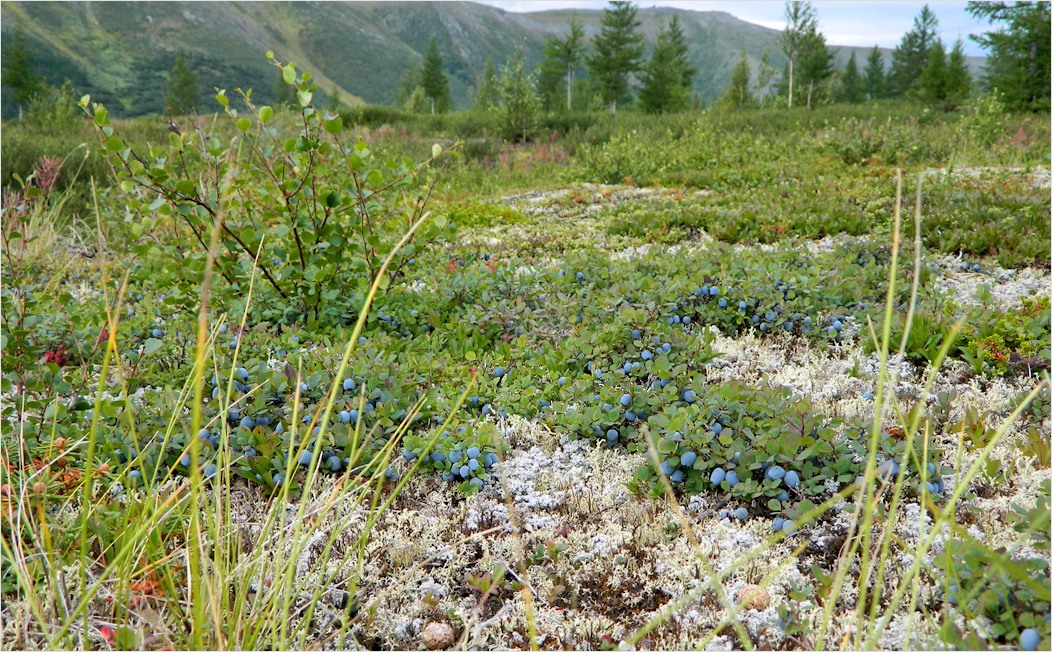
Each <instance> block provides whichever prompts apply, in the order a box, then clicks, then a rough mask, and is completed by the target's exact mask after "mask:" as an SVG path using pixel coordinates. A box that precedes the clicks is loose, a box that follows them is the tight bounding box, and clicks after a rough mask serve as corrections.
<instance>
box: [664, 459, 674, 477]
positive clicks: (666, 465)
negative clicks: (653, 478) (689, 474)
mask: <svg viewBox="0 0 1052 652" xmlns="http://www.w3.org/2000/svg"><path fill="white" fill-rule="evenodd" d="M672 471H673V469H672V465H671V464H669V463H668V460H665V461H664V462H662V463H661V472H662V473H664V474H665V475H672Z"/></svg>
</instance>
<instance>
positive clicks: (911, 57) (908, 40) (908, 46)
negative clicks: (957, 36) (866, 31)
mask: <svg viewBox="0 0 1052 652" xmlns="http://www.w3.org/2000/svg"><path fill="white" fill-rule="evenodd" d="M938 26H939V20H938V19H937V18H936V17H935V14H934V13H932V11H931V9H929V8H928V5H924V7H923V8H922V9H921V12H920V14H918V15H917V17H916V18H914V19H913V29H911V30H910V31H908V32H906V33H905V34H904V35H903V36H902V41H900V42H899V45H898V47H896V48H895V50H894V51H893V52H892V53H891V70H890V72H889V74H888V77H889V81H890V87H891V94H892V95H893V96H894V97H905V96H907V95H908V94H909V93H910V92H912V91H914V90H916V88H917V84H918V82H919V80H920V76H921V73H922V72H924V67H925V66H927V65H928V57H929V56H930V55H931V49H932V47H934V46H935V42H936V41H937V40H938V39H939V34H938V31H937V30H938Z"/></svg>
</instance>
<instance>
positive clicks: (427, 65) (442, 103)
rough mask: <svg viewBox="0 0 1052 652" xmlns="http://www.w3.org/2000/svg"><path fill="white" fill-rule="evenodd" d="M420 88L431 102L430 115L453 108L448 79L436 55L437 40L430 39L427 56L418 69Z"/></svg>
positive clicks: (440, 57) (440, 56)
mask: <svg viewBox="0 0 1052 652" xmlns="http://www.w3.org/2000/svg"><path fill="white" fill-rule="evenodd" d="M420 86H422V87H423V89H424V95H425V96H426V97H427V99H428V100H430V102H431V113H432V114H434V113H445V112H446V111H449V110H450V109H452V108H453V97H452V96H451V95H450V94H449V77H448V76H446V73H445V71H444V70H442V55H440V54H439V53H438V39H437V38H436V37H434V36H432V37H431V42H430V43H428V44H427V54H426V55H425V56H424V64H423V67H422V68H421V69H420Z"/></svg>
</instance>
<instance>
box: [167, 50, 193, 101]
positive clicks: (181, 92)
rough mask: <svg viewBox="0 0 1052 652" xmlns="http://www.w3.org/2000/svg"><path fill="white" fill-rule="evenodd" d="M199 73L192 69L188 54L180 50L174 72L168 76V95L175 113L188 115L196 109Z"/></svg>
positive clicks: (173, 68)
mask: <svg viewBox="0 0 1052 652" xmlns="http://www.w3.org/2000/svg"><path fill="white" fill-rule="evenodd" d="M199 92H200V91H199V89H198V86H197V75H195V74H194V71H193V70H191V69H190V64H189V63H188V62H187V61H186V56H185V55H184V54H183V53H182V52H180V53H179V54H178V56H176V57H175V63H174V64H173V65H172V72H171V73H170V74H169V76H168V88H167V91H166V96H167V99H168V106H169V107H171V109H172V114H173V115H186V114H188V113H190V112H192V111H193V110H194V105H195V104H197V95H198V93H199Z"/></svg>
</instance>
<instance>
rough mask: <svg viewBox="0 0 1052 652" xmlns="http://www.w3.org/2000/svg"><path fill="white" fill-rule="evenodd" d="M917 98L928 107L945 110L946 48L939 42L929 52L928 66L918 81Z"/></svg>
mask: <svg viewBox="0 0 1052 652" xmlns="http://www.w3.org/2000/svg"><path fill="white" fill-rule="evenodd" d="M916 92H917V96H918V97H919V98H920V99H921V100H922V101H923V102H924V103H925V104H927V105H928V106H931V107H935V108H943V104H944V103H945V101H946V46H944V45H943V44H942V40H941V39H940V40H937V41H935V43H934V44H933V45H932V46H931V49H930V51H929V52H928V64H927V65H926V66H924V70H922V71H921V76H920V78H919V79H918V80H917V91H916Z"/></svg>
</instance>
